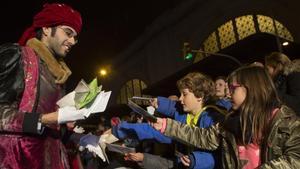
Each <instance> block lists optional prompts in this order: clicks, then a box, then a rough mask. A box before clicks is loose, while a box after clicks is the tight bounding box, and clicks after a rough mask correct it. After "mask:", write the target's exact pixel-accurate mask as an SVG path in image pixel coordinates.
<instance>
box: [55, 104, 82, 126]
mask: <svg viewBox="0 0 300 169" xmlns="http://www.w3.org/2000/svg"><path fill="white" fill-rule="evenodd" d="M86 112H87V109H86V108H83V109H79V110H77V109H76V108H75V107H74V106H66V107H62V108H59V109H58V119H57V122H58V124H63V123H67V122H72V121H76V120H82V119H85V117H84V114H85V113H86Z"/></svg>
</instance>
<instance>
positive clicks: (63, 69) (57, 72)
mask: <svg viewBox="0 0 300 169" xmlns="http://www.w3.org/2000/svg"><path fill="white" fill-rule="evenodd" d="M26 45H27V46H29V47H30V48H32V49H33V50H34V51H35V52H36V53H37V55H38V56H39V58H41V60H42V61H43V62H45V63H46V65H47V68H48V69H49V71H50V72H51V74H52V75H53V76H54V77H55V79H56V80H55V83H57V84H64V83H65V82H66V81H67V79H68V77H69V76H70V75H71V74H72V72H71V70H70V69H69V67H68V66H67V65H66V63H65V62H64V61H63V60H62V59H61V60H57V59H56V58H55V57H54V56H53V54H52V53H51V52H50V51H49V49H48V48H47V47H46V46H45V45H44V44H43V43H42V42H41V41H39V40H38V39H36V38H32V39H29V40H28V41H27V43H26Z"/></svg>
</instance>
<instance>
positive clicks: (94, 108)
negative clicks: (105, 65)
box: [84, 91, 111, 117]
mask: <svg viewBox="0 0 300 169" xmlns="http://www.w3.org/2000/svg"><path fill="white" fill-rule="evenodd" d="M110 95H111V91H108V92H104V91H102V92H100V93H99V94H98V95H97V97H96V99H95V100H94V102H93V104H92V105H91V106H90V107H89V108H88V111H87V112H86V114H85V115H84V116H85V117H88V116H89V115H90V114H93V113H101V112H104V111H105V109H106V106H107V103H108V100H109V98H110Z"/></svg>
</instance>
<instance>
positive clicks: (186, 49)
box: [182, 42, 194, 60]
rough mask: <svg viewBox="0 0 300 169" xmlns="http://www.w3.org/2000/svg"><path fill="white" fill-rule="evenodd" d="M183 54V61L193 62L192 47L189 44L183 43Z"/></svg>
mask: <svg viewBox="0 0 300 169" xmlns="http://www.w3.org/2000/svg"><path fill="white" fill-rule="evenodd" d="M182 53H183V60H192V59H193V57H194V54H193V52H192V49H191V46H190V44H189V43H188V42H184V43H183V49H182Z"/></svg>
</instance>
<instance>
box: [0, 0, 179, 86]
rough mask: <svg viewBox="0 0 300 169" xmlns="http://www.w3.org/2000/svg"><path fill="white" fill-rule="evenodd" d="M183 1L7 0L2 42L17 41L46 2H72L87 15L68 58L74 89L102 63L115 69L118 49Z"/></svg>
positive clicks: (1, 13) (0, 35) (0, 32)
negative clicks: (76, 42) (77, 40)
mask: <svg viewBox="0 0 300 169" xmlns="http://www.w3.org/2000/svg"><path fill="white" fill-rule="evenodd" d="M180 1H181V0H163V1H161V0H151V1H140V0H126V1H124V0H109V1H108V0H106V1H87V0H85V1H80V0H77V1H75V0H74V1H70V0H69V1H66V0H65V1H53V0H48V1H42V0H28V1H3V2H2V3H1V7H0V8H1V9H0V16H1V27H0V44H3V43H6V42H17V41H18V39H19V37H20V36H21V35H22V33H23V31H24V30H25V29H26V28H27V27H29V26H30V25H31V23H32V18H33V16H34V15H35V14H36V13H37V12H38V11H40V10H41V9H42V6H43V4H44V3H47V2H48V3H52V2H59V3H66V4H68V5H70V6H72V7H73V8H75V9H76V10H78V11H79V12H80V13H81V15H82V18H83V29H82V32H81V34H80V36H79V43H78V44H77V45H76V46H75V47H73V49H72V51H71V52H70V54H69V55H68V56H67V58H66V62H67V64H68V65H69V67H70V68H71V70H72V72H73V74H72V76H71V78H70V79H69V81H68V83H67V88H68V89H72V88H73V87H74V86H75V85H76V83H77V82H78V81H79V80H80V79H81V78H83V79H85V80H86V81H90V80H91V79H92V78H94V77H96V76H98V70H99V68H100V67H103V66H109V67H110V68H111V69H114V65H113V62H114V60H116V59H117V56H118V53H120V52H121V51H123V50H125V49H126V47H128V46H129V45H130V43H132V42H133V41H134V40H135V39H136V38H137V37H138V36H139V35H141V34H142V33H143V32H144V31H145V30H146V29H147V26H149V25H150V24H151V23H152V22H153V21H154V20H155V18H157V17H158V16H159V15H161V14H163V13H164V12H168V10H170V9H172V8H174V7H175V6H176V5H178V4H179V3H180Z"/></svg>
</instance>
